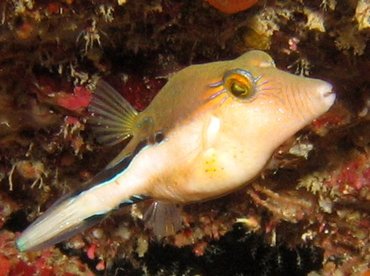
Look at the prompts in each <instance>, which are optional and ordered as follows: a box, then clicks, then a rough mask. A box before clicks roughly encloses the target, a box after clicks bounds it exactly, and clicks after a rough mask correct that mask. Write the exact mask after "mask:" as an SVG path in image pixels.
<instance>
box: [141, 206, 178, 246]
mask: <svg viewBox="0 0 370 276" xmlns="http://www.w3.org/2000/svg"><path fill="white" fill-rule="evenodd" d="M143 220H144V223H145V228H148V229H151V230H152V231H153V234H154V235H155V236H156V237H157V239H158V240H160V239H161V238H163V237H167V236H171V235H174V234H176V232H177V231H178V230H180V229H181V227H182V218H181V208H180V207H178V206H177V205H176V204H173V203H168V202H164V201H154V202H153V203H152V204H151V205H150V206H149V208H148V209H147V210H146V212H145V214H144V218H143Z"/></svg>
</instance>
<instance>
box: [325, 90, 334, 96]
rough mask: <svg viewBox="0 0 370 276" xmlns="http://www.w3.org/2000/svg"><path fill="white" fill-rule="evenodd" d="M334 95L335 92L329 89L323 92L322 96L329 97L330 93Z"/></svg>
mask: <svg viewBox="0 0 370 276" xmlns="http://www.w3.org/2000/svg"><path fill="white" fill-rule="evenodd" d="M333 94H334V95H335V92H334V91H333V90H330V91H328V92H325V93H324V94H323V96H324V97H329V96H330V95H333Z"/></svg>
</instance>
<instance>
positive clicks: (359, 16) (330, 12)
mask: <svg viewBox="0 0 370 276" xmlns="http://www.w3.org/2000/svg"><path fill="white" fill-rule="evenodd" d="M209 2H211V1H209ZM219 2H220V1H219ZM229 2H230V3H231V2H233V1H229ZM236 2H238V1H236ZM252 2H257V3H253V4H254V5H253V4H252V5H253V6H251V7H249V8H248V9H243V10H242V11H240V12H238V13H235V14H232V15H230V14H224V13H223V12H222V11H219V10H217V9H215V8H214V7H213V6H211V5H210V4H209V3H208V1H203V0H196V1H181V0H172V1H170V0H151V1H141V0H136V1H133V0H131V1H130V0H127V1H124V0H118V1H113V0H111V1H108V0H98V1H92V0H80V1H77V0H64V1H51V0H46V1H34V0H6V1H1V2H0V42H1V43H0V68H1V69H0V227H1V228H0V274H1V275H20V274H22V273H23V274H27V275H32V274H34V275H56V274H57V275H93V274H106V275H128V274H135V273H136V274H149V275H169V274H175V275H176V274H177V275H178V274H183V275H194V274H199V275H217V273H219V275H227V274H226V272H227V271H229V275H256V274H267V275H279V274H281V275H286V273H291V274H294V275H305V274H307V273H309V272H310V271H314V272H311V275H316V274H325V275H334V274H335V275H349V274H352V275H368V273H369V271H370V268H369V263H370V238H369V237H370V233H369V229H370V227H369V226H370V207H369V206H370V122H369V121H370V91H369V89H370V84H369V82H370V79H369V77H368V72H369V71H370V59H369V57H370V50H369V47H368V41H369V37H370V32H369V31H370V2H369V1H368V0H358V1H357V0H343V1H335V0H320V1H319V0H317V1H316V0H315V1H308V0H288V1H283V0H274V1H269V0H268V1H250V3H252ZM251 48H254V49H261V50H266V51H268V52H269V53H270V54H271V55H272V56H273V57H274V59H275V62H276V64H277V65H278V67H280V68H284V69H286V70H288V71H290V72H292V73H296V74H303V75H310V76H312V77H317V78H320V79H324V80H328V81H330V82H331V83H332V84H333V86H334V88H335V91H336V93H337V102H336V104H335V106H334V108H332V109H331V111H330V112H329V113H327V114H325V115H324V116H322V117H321V118H319V119H317V120H316V121H314V122H313V123H312V124H311V125H310V126H308V127H307V128H306V129H304V130H302V131H300V132H299V133H297V134H296V136H295V137H292V139H291V140H290V141H287V142H286V143H285V144H284V145H282V146H281V147H280V148H279V149H278V150H277V151H276V153H275V154H274V156H273V158H272V160H271V161H270V163H269V165H268V167H267V168H266V170H264V171H263V172H262V174H261V177H260V178H258V179H256V180H255V181H254V182H253V183H251V184H250V185H248V186H246V187H245V188H244V189H243V190H241V191H238V192H236V193H234V194H231V195H228V196H226V197H224V198H220V199H217V200H212V201H210V202H204V203H198V204H192V205H189V206H185V207H184V209H183V220H184V226H183V229H182V230H180V231H179V232H178V233H177V234H176V235H174V236H170V237H167V238H165V239H163V240H162V241H156V240H155V239H154V237H153V235H152V233H150V231H148V230H145V229H144V226H143V223H142V216H143V212H144V210H145V208H146V207H147V205H148V204H149V203H141V204H137V205H135V206H133V207H130V208H126V209H123V210H120V211H119V212H116V213H114V214H112V216H111V217H110V218H108V219H106V220H105V221H103V222H102V223H101V224H99V225H97V226H95V227H93V228H92V229H90V230H88V231H86V232H85V233H83V234H80V235H77V236H76V237H74V238H72V239H71V240H69V241H66V242H64V243H62V244H60V245H58V246H55V247H52V248H49V249H46V250H43V251H40V252H26V253H20V252H18V251H17V250H16V249H15V247H14V240H15V238H16V237H17V235H19V232H20V231H22V230H23V229H24V228H25V227H26V226H27V225H28V224H29V222H31V221H33V220H34V219H35V218H36V217H38V215H39V214H40V212H43V211H44V210H45V209H46V208H47V207H48V206H50V204H51V203H52V202H54V201H55V200H56V199H57V198H58V197H59V196H60V195H62V194H64V193H67V192H68V191H70V190H73V189H74V188H76V187H78V186H79V185H81V183H82V182H83V181H86V180H88V179H90V178H91V177H92V176H93V175H94V174H95V173H97V172H98V171H99V170H101V169H102V168H103V167H104V166H105V165H106V164H107V162H109V161H110V160H111V159H112V158H113V157H114V156H115V154H116V153H117V152H118V151H119V149H120V147H122V145H121V146H115V147H112V148H106V147H102V146H100V145H98V144H97V143H96V142H95V140H94V139H93V137H92V135H91V131H90V129H89V127H88V126H87V125H86V117H87V111H86V107H87V106H88V105H89V102H90V100H91V92H90V90H89V88H90V85H91V84H92V83H94V82H95V81H96V80H97V79H98V78H99V77H105V79H106V80H107V81H108V82H109V83H111V84H112V85H113V86H114V87H115V88H116V89H117V90H118V91H120V92H121V93H122V95H124V97H125V98H126V99H128V100H129V101H130V102H131V103H132V104H133V105H134V106H135V107H136V108H137V109H138V110H142V109H143V108H145V106H146V105H147V104H148V103H149V102H150V101H151V99H152V98H153V97H154V95H155V94H156V93H157V92H158V91H159V89H160V88H161V87H162V86H163V85H164V84H165V82H166V79H167V77H168V75H169V74H171V73H173V72H175V71H176V70H178V69H180V68H182V67H184V66H187V65H189V64H193V63H201V62H209V61H215V60H222V59H227V58H234V57H236V56H238V55H240V54H241V53H243V52H245V51H246V50H248V49H251ZM97 156H99V158H97ZM163 258H164V259H167V261H163Z"/></svg>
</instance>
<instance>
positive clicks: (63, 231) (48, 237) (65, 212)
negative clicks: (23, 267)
mask: <svg viewBox="0 0 370 276" xmlns="http://www.w3.org/2000/svg"><path fill="white" fill-rule="evenodd" d="M84 205H85V204H83V202H82V201H81V199H79V196H77V198H76V197H72V198H71V197H70V196H65V197H63V198H61V199H60V200H58V201H57V202H56V203H54V204H53V205H52V206H51V207H50V208H49V209H48V210H47V211H46V212H45V213H44V214H43V215H42V216H41V217H39V218H38V219H37V220H36V221H35V222H33V223H32V224H31V225H30V226H29V227H28V228H27V229H26V230H25V231H24V232H23V233H22V235H21V236H20V237H19V238H18V239H17V241H16V246H17V248H18V249H19V250H20V251H27V250H40V249H43V248H46V247H49V246H52V245H54V244H56V243H58V242H61V241H63V240H66V239H68V238H70V237H72V236H73V235H75V234H77V233H79V232H82V231H84V230H86V229H87V228H89V227H90V226H92V225H94V224H95V223H97V222H99V221H100V220H102V219H103V218H104V217H105V215H106V214H107V213H108V211H109V210H107V212H101V213H95V214H94V215H92V216H91V215H87V214H88V212H87V210H86V209H85V207H86V206H84ZM90 214H91V213H90Z"/></svg>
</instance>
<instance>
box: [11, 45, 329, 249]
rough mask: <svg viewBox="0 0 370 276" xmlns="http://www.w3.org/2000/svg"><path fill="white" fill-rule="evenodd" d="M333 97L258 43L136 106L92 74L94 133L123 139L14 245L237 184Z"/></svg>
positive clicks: (45, 240)
mask: <svg viewBox="0 0 370 276" xmlns="http://www.w3.org/2000/svg"><path fill="white" fill-rule="evenodd" d="M334 100H335V94H334V93H332V86H331V85H330V84H329V83H327V82H325V81H322V80H318V79H311V78H305V77H301V76H295V75H292V74H289V73H286V72H284V71H282V70H280V69H278V68H276V67H275V64H274V61H273V59H272V58H271V57H270V56H269V55H268V54H267V53H265V52H262V51H250V52H247V53H245V54H244V55H242V56H240V57H239V58H237V59H235V60H230V61H219V62H213V63H208V64H202V65H192V66H189V67H187V68H185V69H183V70H181V71H179V72H178V73H176V74H175V75H174V76H173V77H172V78H170V79H169V81H168V83H167V84H166V85H165V86H164V87H163V88H162V90H161V91H160V92H159V93H158V95H157V96H156V97H155V98H154V99H153V101H152V102H151V104H150V105H149V106H148V107H147V108H146V109H145V110H144V111H143V112H141V113H137V112H136V111H135V110H134V109H133V108H132V107H131V106H129V104H128V103H127V102H126V101H125V100H124V99H123V98H120V96H119V95H118V93H117V92H115V91H114V90H113V88H111V87H110V86H109V85H107V84H106V83H104V82H100V83H98V85H97V90H96V92H95V99H94V100H93V102H92V106H91V108H90V110H91V111H92V113H93V115H94V116H93V120H92V121H93V123H94V125H95V129H96V133H97V135H98V140H100V141H101V142H103V143H106V144H114V143H117V142H119V141H122V140H125V139H127V138H128V137H129V138H130V139H131V140H130V141H129V143H128V144H127V146H126V147H125V148H124V149H123V150H122V152H121V153H120V154H119V155H118V156H117V157H116V158H114V159H113V160H112V162H111V163H110V164H109V165H108V166H107V168H105V170H103V171H102V172H101V173H99V174H98V175H97V176H96V177H95V178H93V179H92V180H91V181H90V183H88V184H87V186H86V187H85V188H83V189H81V190H80V191H78V192H77V193H74V194H72V195H69V196H67V197H65V198H63V199H61V200H59V201H58V202H57V203H56V204H54V205H53V206H52V207H51V208H50V209H49V210H48V211H46V212H45V213H44V214H43V215H42V216H41V217H40V218H39V219H37V220H36V221H35V222H34V223H33V224H32V225H31V226H30V227H29V228H27V229H26V230H25V232H24V233H23V234H22V235H21V236H20V238H19V239H18V240H17V246H18V248H19V249H20V250H29V249H39V248H42V247H45V246H48V245H51V244H54V243H56V242H59V241H62V240H64V239H66V238H68V237H70V236H71V235H73V234H75V233H76V232H80V231H82V230H83V229H85V228H87V227H89V226H90V225H91V224H93V223H95V222H96V221H98V220H99V219H101V218H102V217H104V216H105V215H106V214H107V213H109V212H110V211H111V210H114V209H117V208H119V207H122V206H125V205H129V204H132V203H135V202H137V201H140V200H144V199H147V198H151V199H155V200H160V201H165V202H172V203H182V204H187V203H191V202H196V201H203V200H208V199H212V198H217V197H220V196H222V195H225V194H227V193H230V192H232V191H234V190H236V189H239V188H240V187H241V186H243V185H244V184H246V183H248V181H250V180H251V179H253V178H254V177H256V176H257V175H258V174H259V172H260V171H261V170H262V169H263V167H264V166H265V164H266V163H267V161H268V160H269V159H270V157H271V155H272V153H273V151H274V150H275V149H276V148H277V147H278V146H279V145H281V144H282V143H283V142H284V141H285V140H286V139H288V138H289V137H290V136H292V135H293V134H294V133H296V132H297V131H298V130H300V129H301V128H303V127H304V126H305V125H307V124H308V123H310V122H311V121H312V120H313V119H315V118H317V117H318V116H320V115H321V114H323V113H325V112H326V111H327V110H328V109H329V108H330V106H331V105H332V104H333V102H334Z"/></svg>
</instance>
